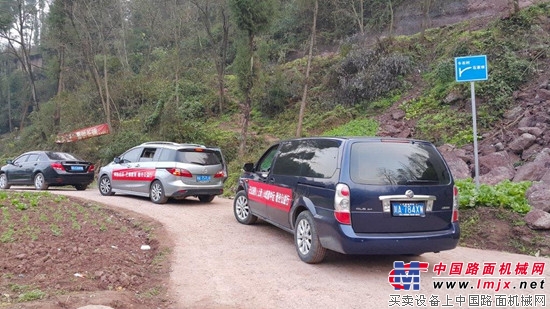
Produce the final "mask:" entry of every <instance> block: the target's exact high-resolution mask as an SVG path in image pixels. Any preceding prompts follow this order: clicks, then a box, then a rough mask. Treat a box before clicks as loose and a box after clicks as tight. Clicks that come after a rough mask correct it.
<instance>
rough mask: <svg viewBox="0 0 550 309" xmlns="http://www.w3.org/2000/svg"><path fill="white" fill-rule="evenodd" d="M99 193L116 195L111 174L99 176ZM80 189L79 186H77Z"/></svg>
mask: <svg viewBox="0 0 550 309" xmlns="http://www.w3.org/2000/svg"><path fill="white" fill-rule="evenodd" d="M98 189H99V193H101V195H114V194H115V193H114V192H113V187H112V186H111V179H109V176H107V175H103V176H101V177H100V178H99V186H98ZM77 190H78V188H77Z"/></svg>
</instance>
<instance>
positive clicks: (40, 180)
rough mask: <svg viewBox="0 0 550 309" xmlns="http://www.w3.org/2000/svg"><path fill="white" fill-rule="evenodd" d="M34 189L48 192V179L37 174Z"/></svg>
mask: <svg viewBox="0 0 550 309" xmlns="http://www.w3.org/2000/svg"><path fill="white" fill-rule="evenodd" d="M34 188H35V189H36V190H48V184H47V183H46V179H44V174H42V173H37V174H36V175H34Z"/></svg>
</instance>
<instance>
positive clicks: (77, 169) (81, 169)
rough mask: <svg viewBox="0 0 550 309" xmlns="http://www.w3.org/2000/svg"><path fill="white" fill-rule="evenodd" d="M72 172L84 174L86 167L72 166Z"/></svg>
mask: <svg viewBox="0 0 550 309" xmlns="http://www.w3.org/2000/svg"><path fill="white" fill-rule="evenodd" d="M71 171H77V172H82V171H84V166H71Z"/></svg>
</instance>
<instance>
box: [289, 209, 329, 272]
mask: <svg viewBox="0 0 550 309" xmlns="http://www.w3.org/2000/svg"><path fill="white" fill-rule="evenodd" d="M294 244H295V245H296V251H297V252H298V256H299V257H300V259H301V260H302V261H304V262H306V263H309V264H315V263H319V262H321V261H322V260H323V259H324V258H325V255H326V253H327V249H325V248H323V246H321V241H319V235H318V234H317V229H316V227H315V221H314V220H313V215H312V214H311V213H310V212H309V211H302V212H301V213H300V214H299V215H298V219H297V220H296V226H295V228H294Z"/></svg>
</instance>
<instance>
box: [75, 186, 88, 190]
mask: <svg viewBox="0 0 550 309" xmlns="http://www.w3.org/2000/svg"><path fill="white" fill-rule="evenodd" d="M74 188H75V189H76V190H78V191H84V190H86V189H87V188H88V185H74Z"/></svg>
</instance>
